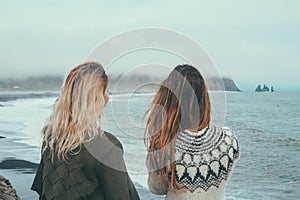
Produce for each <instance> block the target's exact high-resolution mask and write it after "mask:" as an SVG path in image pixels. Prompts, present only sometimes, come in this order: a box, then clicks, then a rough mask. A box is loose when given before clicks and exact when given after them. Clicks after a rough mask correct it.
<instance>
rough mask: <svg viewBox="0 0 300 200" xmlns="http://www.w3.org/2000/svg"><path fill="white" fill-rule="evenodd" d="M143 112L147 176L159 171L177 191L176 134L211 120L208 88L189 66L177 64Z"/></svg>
mask: <svg viewBox="0 0 300 200" xmlns="http://www.w3.org/2000/svg"><path fill="white" fill-rule="evenodd" d="M146 115H148V116H149V117H148V120H147V125H146V130H145V144H146V146H147V150H148V156H147V167H148V172H149V177H150V175H151V173H158V174H159V175H160V177H161V180H162V182H163V183H164V184H165V185H168V186H169V189H171V190H173V191H176V190H177V189H180V188H182V186H181V185H180V184H179V183H178V182H177V181H176V174H175V162H174V153H175V149H174V146H175V139H176V135H177V133H178V132H179V131H181V130H186V129H189V130H194V131H198V130H202V129H203V128H205V127H206V126H208V125H209V123H210V119H211V106H210V100H209V95H208V89H207V86H206V83H205V80H204V78H203V77H202V75H201V74H200V72H199V71H198V70H197V69H196V68H195V67H193V66H191V65H186V64H185V65H178V66H176V67H175V69H174V70H173V71H172V72H171V73H170V74H169V76H168V77H167V78H166V79H165V80H164V81H163V82H162V83H161V85H160V87H159V88H158V91H157V92H156V95H155V96H154V99H153V101H152V103H151V104H150V106H149V108H148V110H147V111H146ZM148 181H149V180H148Z"/></svg>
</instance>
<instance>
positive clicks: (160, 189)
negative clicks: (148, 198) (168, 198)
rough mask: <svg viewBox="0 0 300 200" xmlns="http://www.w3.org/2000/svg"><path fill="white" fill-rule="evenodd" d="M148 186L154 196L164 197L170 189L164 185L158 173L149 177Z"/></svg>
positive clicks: (155, 172) (153, 173)
mask: <svg viewBox="0 0 300 200" xmlns="http://www.w3.org/2000/svg"><path fill="white" fill-rule="evenodd" d="M148 186H149V189H150V191H151V192H152V193H154V194H158V195H164V194H167V192H168V188H167V186H165V185H164V184H163V182H162V180H161V177H160V175H159V173H158V171H154V172H152V173H151V174H150V175H149V179H148Z"/></svg>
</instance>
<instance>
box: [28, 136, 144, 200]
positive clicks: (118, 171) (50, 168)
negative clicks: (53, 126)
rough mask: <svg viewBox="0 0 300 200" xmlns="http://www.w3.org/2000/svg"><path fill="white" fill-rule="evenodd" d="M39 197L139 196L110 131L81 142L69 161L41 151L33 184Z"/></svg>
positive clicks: (100, 199) (126, 199)
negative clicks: (86, 141)
mask: <svg viewBox="0 0 300 200" xmlns="http://www.w3.org/2000/svg"><path fill="white" fill-rule="evenodd" d="M31 189H32V190H34V191H36V192H37V193H38V194H39V195H40V199H42V200H48V199H51V200H52V199H53V200H54V199H55V200H56V199H57V200H68V199H70V200H77V199H90V200H93V199H97V200H138V199H139V196H138V193H137V191H136V189H135V187H134V185H133V183H132V181H131V179H130V177H129V175H128V173H127V171H126V167H125V163H124V159H123V148H122V145H121V143H120V142H119V141H118V139H117V138H115V137H114V136H113V135H111V134H110V133H107V132H104V134H103V136H101V137H99V138H97V139H95V140H93V141H92V142H89V143H86V144H84V145H82V148H81V150H80V152H79V153H78V154H75V155H71V154H70V155H69V156H68V159H67V161H63V160H61V161H59V160H58V159H54V161H53V162H52V161H51V157H50V152H49V150H46V151H45V152H44V153H43V154H42V158H41V162H40V165H39V168H38V170H37V173H36V176H35V179H34V181H33V184H32V188H31Z"/></svg>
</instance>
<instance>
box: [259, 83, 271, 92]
mask: <svg viewBox="0 0 300 200" xmlns="http://www.w3.org/2000/svg"><path fill="white" fill-rule="evenodd" d="M269 91H270V89H269V87H268V86H266V85H265V84H264V87H263V88H262V87H261V85H258V86H257V87H256V89H255V92H269ZM271 92H274V88H273V86H272V87H271Z"/></svg>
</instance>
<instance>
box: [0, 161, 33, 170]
mask: <svg viewBox="0 0 300 200" xmlns="http://www.w3.org/2000/svg"><path fill="white" fill-rule="evenodd" d="M37 167H38V164H36V163H32V162H29V161H27V160H19V159H15V158H11V159H6V160H3V161H2V162H1V163H0V169H33V170H35V169H37Z"/></svg>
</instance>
